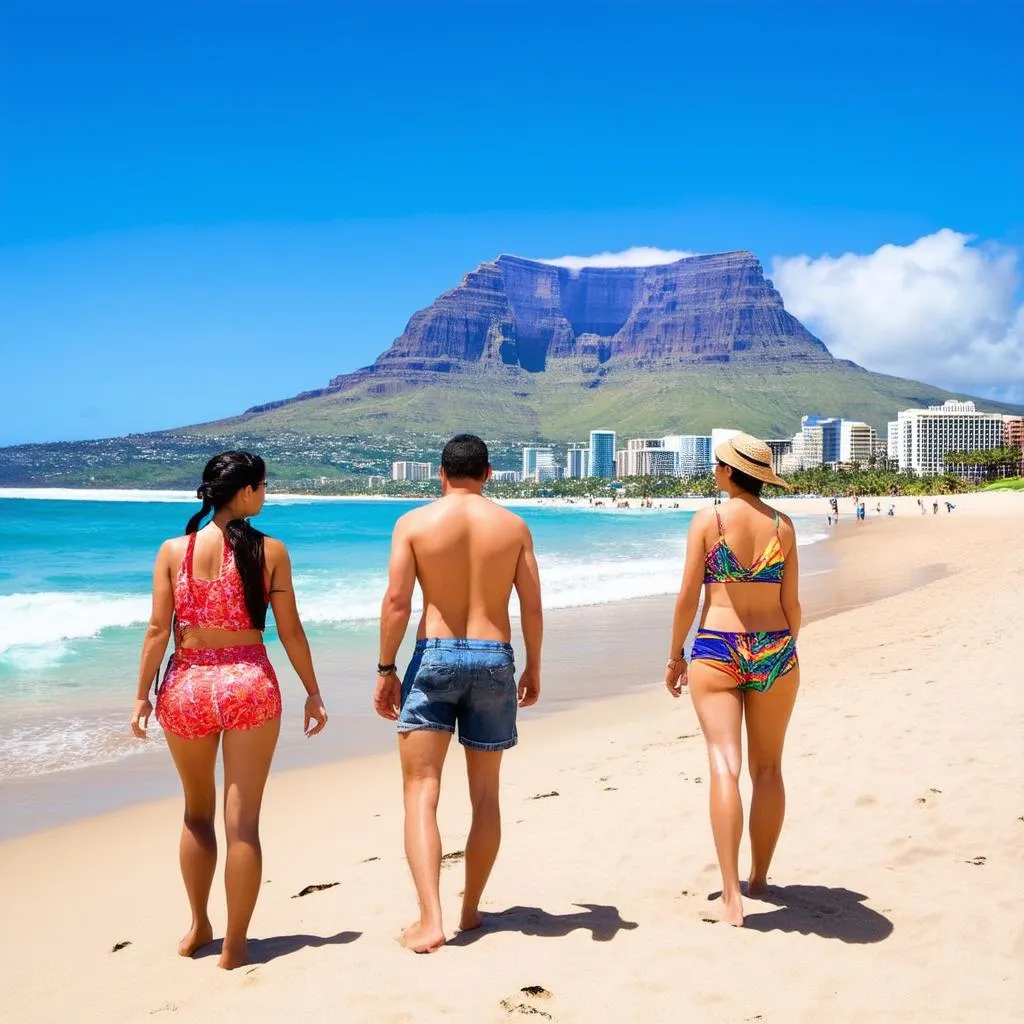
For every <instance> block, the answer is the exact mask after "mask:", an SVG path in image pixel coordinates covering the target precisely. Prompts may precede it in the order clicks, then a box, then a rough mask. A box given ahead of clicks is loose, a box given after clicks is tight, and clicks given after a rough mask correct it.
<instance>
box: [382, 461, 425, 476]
mask: <svg viewBox="0 0 1024 1024" xmlns="http://www.w3.org/2000/svg"><path fill="white" fill-rule="evenodd" d="M431 473H432V464H431V463H429V462H392V463H391V479H392V480H429V479H430V477H431Z"/></svg>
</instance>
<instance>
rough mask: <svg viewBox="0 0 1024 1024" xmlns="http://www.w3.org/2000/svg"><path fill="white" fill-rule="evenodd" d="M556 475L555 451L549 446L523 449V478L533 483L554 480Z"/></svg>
mask: <svg viewBox="0 0 1024 1024" xmlns="http://www.w3.org/2000/svg"><path fill="white" fill-rule="evenodd" d="M557 475H558V471H557V468H556V466H555V453H554V451H552V449H550V448H524V449H523V479H524V480H532V481H534V483H538V484H539V483H543V482H544V481H545V480H554V479H555V477H556V476H557Z"/></svg>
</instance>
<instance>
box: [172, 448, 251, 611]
mask: <svg viewBox="0 0 1024 1024" xmlns="http://www.w3.org/2000/svg"><path fill="white" fill-rule="evenodd" d="M266 475H267V465H266V463H265V462H264V461H263V460H262V459H261V458H260V457H259V456H258V455H253V454H252V452H221V453H220V455H214V457H213V458H212V459H210V461H209V462H208V463H207V464H206V468H205V469H204V470H203V482H202V483H201V484H200V485H199V488H198V490H197V491H196V497H197V498H199V499H200V501H202V503H203V507H202V508H201V509H200V510H199V511H198V512H197V513H196V514H195V515H194V516H193V517H192V518H191V519H190V520H189V521H188V525H187V526H186V527H185V533H186V534H189V533H195V532H196V530H198V529H199V524H200V523H201V522H202V521H203V520H204V519H205V518H206V517H207V516H208V515H209V514H210V513H211V512H217V511H219V510H220V509H222V508H223V507H224V506H225V505H227V504H229V503H230V502H231V499H232V498H234V496H235V495H236V494H237V493H238V492H239V491H240V490H242V488H243V487H258V486H259V485H260V484H261V483H263V481H264V479H266ZM225 532H226V533H227V538H228V543H229V544H230V545H231V549H232V551H234V553H235V565H237V566H238V574H239V576H241V577H242V588H243V590H244V591H245V607H246V608H247V609H248V610H249V618H250V619H252V624H253V627H254V628H255V629H265V628H266V625H267V598H266V590H265V589H264V583H263V574H264V568H265V566H266V559H265V557H264V554H263V537H264V534H262V533H260V531H259V530H257V529H255V528H253V527H252V526H250V525H249V522H248V520H246V519H232V520H231V522H229V523H228V525H227V527H226V528H225Z"/></svg>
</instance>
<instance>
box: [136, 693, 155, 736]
mask: <svg viewBox="0 0 1024 1024" xmlns="http://www.w3.org/2000/svg"><path fill="white" fill-rule="evenodd" d="M151 714H153V705H152V704H150V703H149V698H148V697H143V698H142V700H137V701H136V702H135V711H134V712H133V713H132V732H133V733H135V735H136V736H137V737H138V738H139V739H140V740H144V739H145V738H146V729H148V728H149V716H150V715H151Z"/></svg>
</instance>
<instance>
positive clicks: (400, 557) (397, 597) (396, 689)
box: [373, 516, 416, 721]
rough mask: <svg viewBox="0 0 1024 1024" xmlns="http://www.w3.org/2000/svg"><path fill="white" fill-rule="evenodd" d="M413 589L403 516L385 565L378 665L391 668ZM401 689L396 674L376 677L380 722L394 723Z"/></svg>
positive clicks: (412, 568)
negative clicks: (385, 576) (386, 573)
mask: <svg viewBox="0 0 1024 1024" xmlns="http://www.w3.org/2000/svg"><path fill="white" fill-rule="evenodd" d="M415 585H416V556H415V555H414V554H413V550H412V540H411V537H410V530H409V525H408V523H407V522H406V520H405V517H404V516H403V517H402V518H401V519H399V520H398V522H397V523H396V524H395V530H394V533H393V534H392V535H391V558H390V559H389V561H388V589H387V590H386V591H385V593H384V600H383V602H382V603H381V607H380V655H379V657H380V662H379V663H380V664H381V665H393V664H394V663H395V658H396V657H397V656H398V648H399V647H400V646H401V644H402V638H403V637H404V636H405V631H406V629H407V628H408V626H409V616H410V615H411V614H412V592H413V587H414V586H415ZM401 698H402V685H401V683H400V681H399V679H398V673H397V671H396V670H394V669H391V670H385V671H384V672H383V674H381V673H378V675H377V687H376V689H375V691H374V697H373V704H374V709H375V710H376V712H377V714H378V715H380V716H381V718H388V719H391V720H392V721H394V720H395V719H396V718H397V717H398V709H399V705H400V704H401Z"/></svg>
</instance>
